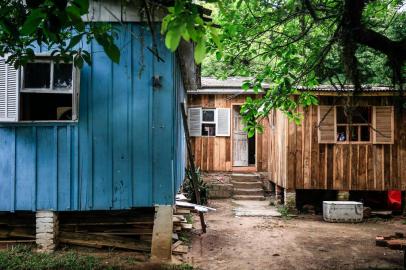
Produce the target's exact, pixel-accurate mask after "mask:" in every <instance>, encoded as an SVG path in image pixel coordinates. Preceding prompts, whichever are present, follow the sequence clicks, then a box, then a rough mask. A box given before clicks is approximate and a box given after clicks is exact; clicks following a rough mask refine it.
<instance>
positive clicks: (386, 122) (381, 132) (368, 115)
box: [318, 106, 394, 144]
mask: <svg viewBox="0 0 406 270" xmlns="http://www.w3.org/2000/svg"><path fill="white" fill-rule="evenodd" d="M393 140H394V113H393V106H360V107H353V108H347V107H344V106H318V141H319V143H328V144H331V143H338V144H346V143H358V144H370V143H374V144H393V143H394V142H393Z"/></svg>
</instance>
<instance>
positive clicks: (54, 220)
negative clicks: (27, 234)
mask: <svg viewBox="0 0 406 270" xmlns="http://www.w3.org/2000/svg"><path fill="white" fill-rule="evenodd" d="M35 223H36V231H35V242H36V244H37V250H38V251H39V252H45V253H48V252H53V251H54V250H55V248H56V246H57V245H58V242H57V241H58V227H59V226H58V225H59V224H58V216H57V213H56V212H54V211H38V212H37V213H36V214H35Z"/></svg>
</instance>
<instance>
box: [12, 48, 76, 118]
mask: <svg viewBox="0 0 406 270" xmlns="http://www.w3.org/2000/svg"><path fill="white" fill-rule="evenodd" d="M55 62H56V61H54V60H52V59H51V58H50V54H36V55H35V59H34V60H33V61H31V63H50V65H51V67H50V85H49V88H25V78H24V67H21V68H20V69H19V75H20V89H19V95H20V93H33V94H55V95H58V94H71V95H72V120H32V121H31V120H30V121H29V120H20V115H21V114H20V111H21V109H22V108H21V106H20V104H18V107H19V108H20V111H19V119H18V121H17V122H21V123H27V122H57V123H63V122H67V123H71V122H77V121H78V120H79V94H80V70H79V69H78V68H77V67H75V65H74V63H73V60H72V61H71V62H69V64H72V87H71V88H70V89H63V88H53V85H54V65H55ZM61 63H62V64H67V63H66V62H63V61H62V62H61ZM18 102H19V103H20V102H21V99H20V98H19V101H18Z"/></svg>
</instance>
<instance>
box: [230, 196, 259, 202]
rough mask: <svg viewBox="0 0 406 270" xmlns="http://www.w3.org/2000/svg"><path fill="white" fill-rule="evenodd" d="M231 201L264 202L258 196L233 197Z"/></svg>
mask: <svg viewBox="0 0 406 270" xmlns="http://www.w3.org/2000/svg"><path fill="white" fill-rule="evenodd" d="M233 199H234V200H246V201H265V197H264V196H260V195H234V196H233Z"/></svg>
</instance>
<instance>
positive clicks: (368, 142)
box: [335, 141, 372, 145]
mask: <svg viewBox="0 0 406 270" xmlns="http://www.w3.org/2000/svg"><path fill="white" fill-rule="evenodd" d="M335 144H344V145H345V144H372V142H371V141H369V142H335Z"/></svg>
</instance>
